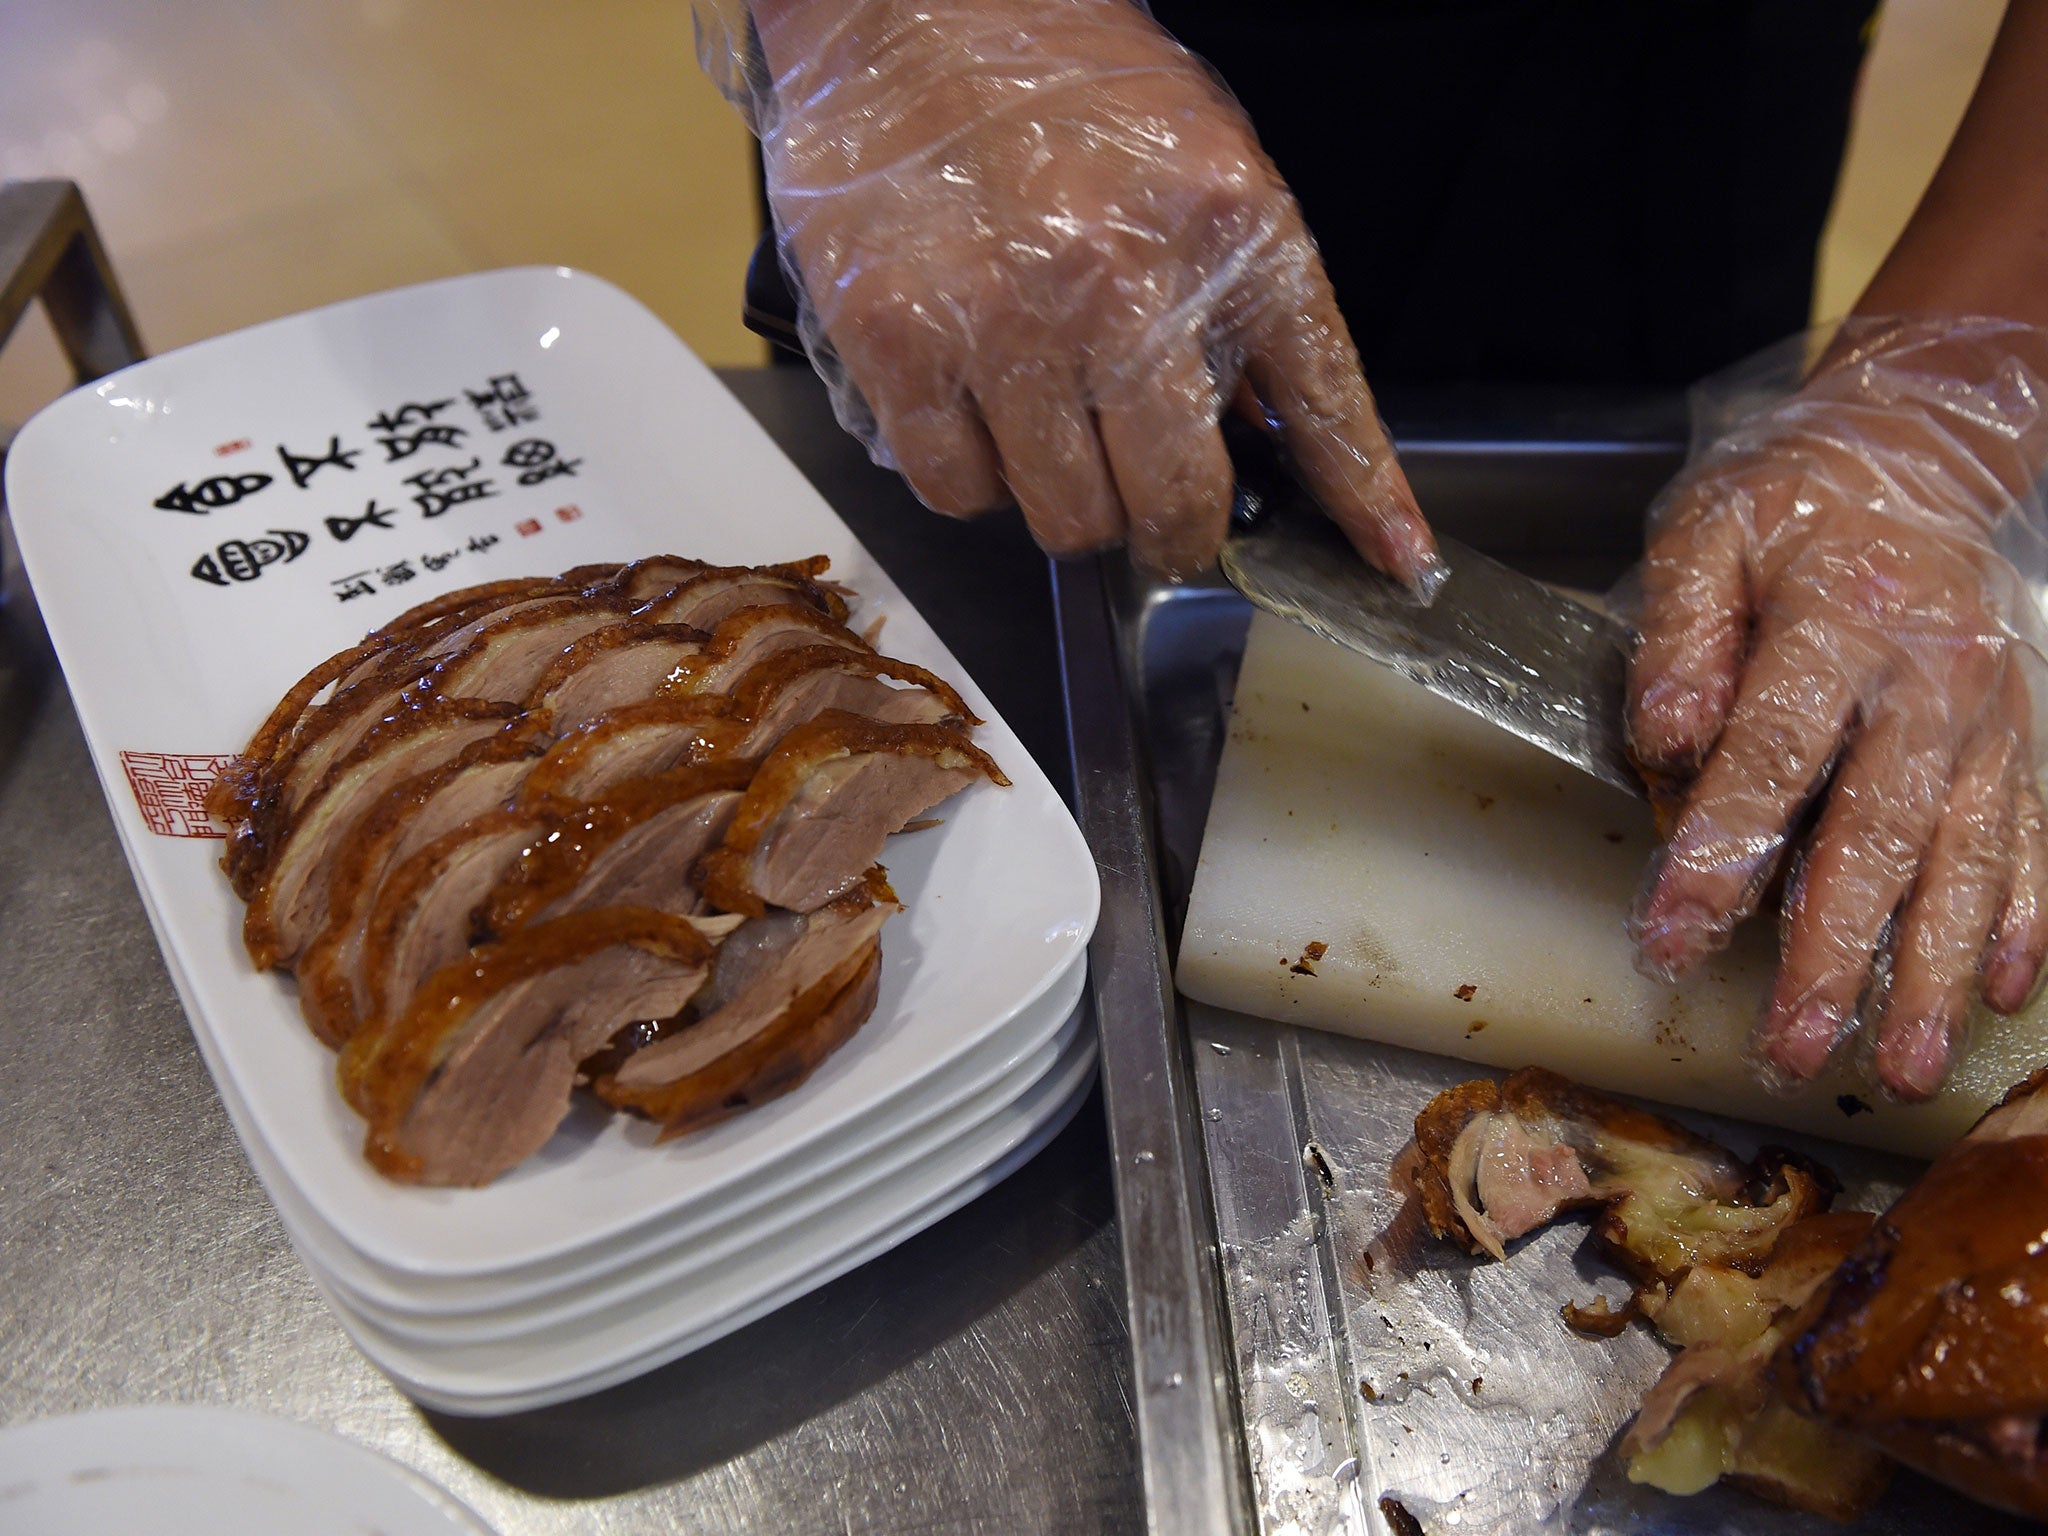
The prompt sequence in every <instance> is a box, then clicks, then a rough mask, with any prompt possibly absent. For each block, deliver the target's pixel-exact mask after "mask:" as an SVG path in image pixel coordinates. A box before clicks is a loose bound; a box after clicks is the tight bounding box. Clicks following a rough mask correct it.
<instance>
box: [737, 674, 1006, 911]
mask: <svg viewBox="0 0 2048 1536" xmlns="http://www.w3.org/2000/svg"><path fill="white" fill-rule="evenodd" d="M981 779H987V780H989V781H990V782H992V783H995V784H1008V783H1009V782H1010V781H1009V780H1008V779H1006V778H1005V777H1003V772H1002V770H1001V769H1000V768H998V767H997V766H996V765H995V762H994V761H993V759H991V758H990V757H989V755H988V754H987V753H986V752H983V751H982V750H981V749H980V748H979V747H977V746H975V745H974V744H973V743H972V742H970V741H969V740H968V739H967V737H966V736H965V734H963V733H962V732H960V731H958V730H955V729H953V728H951V727H949V726H939V725H885V724H881V723H879V722H877V721H873V720H865V719H862V718H861V717H860V716H858V715H850V714H846V713H845V712H843V711H840V710H830V711H827V712H826V713H824V714H822V715H819V716H818V717H817V718H816V719H815V720H811V721H807V722H806V723H805V724H803V725H800V726H798V727H797V728H796V729H795V730H793V731H791V732H790V733H789V734H788V735H787V736H785V737H784V738H783V739H782V742H781V744H780V745H778V746H777V747H776V749H775V750H774V751H773V752H772V753H770V754H769V756H768V759H767V761H766V762H764V763H763V764H762V765H761V771H760V772H759V773H757V774H756V775H755V776H754V781H753V783H752V784H750V785H749V786H748V788H747V793H746V798H745V799H743V800H742V801H741V802H740V808H739V812H738V814H737V815H735V816H734V817H733V823H732V828H731V830H730V831H728V832H727V833H726V836H725V841H724V843H723V844H721V845H720V846H719V847H718V848H717V849H716V850H715V851H713V852H712V853H710V854H709V855H707V856H706V858H705V860H704V894H705V896H706V897H707V898H709V899H710V901H711V902H712V903H713V905H715V906H718V907H720V908H723V909H724V910H725V911H728V912H743V913H745V914H746V915H747V916H749V917H759V916H761V915H762V914H763V913H764V912H765V911H766V910H767V908H768V907H769V906H777V907H787V908H789V909H790V910H792V911H796V912H810V911H815V910H816V909H817V908H819V907H821V906H823V905H824V904H825V903H826V902H828V901H831V900H832V899H833V898H834V897H837V896H840V895H843V894H845V893H846V892H847V891H848V890H850V889H852V887H853V886H854V885H855V884H857V883H858V882H859V881H860V879H861V877H862V875H863V873H864V872H865V871H866V870H867V868H868V866H869V865H871V864H873V863H874V862H875V859H876V857H877V855H879V854H880V853H881V851H882V845H883V843H884V842H886V841H887V840H888V838H889V836H890V835H891V834H892V833H895V832H898V831H901V830H902V828H903V825H904V823H906V822H908V821H910V820H912V819H914V818H915V817H917V816H919V815H921V814H923V813H924V812H925V811H928V810H930V809H931V808H932V807H933V806H935V805H937V804H938V803H939V802H940V801H942V800H946V799H949V798H950V797H951V796H953V795H956V794H958V793H959V792H960V791H961V790H963V789H965V788H966V787H967V786H968V785H970V784H973V783H975V782H977V781H978V780H981Z"/></svg>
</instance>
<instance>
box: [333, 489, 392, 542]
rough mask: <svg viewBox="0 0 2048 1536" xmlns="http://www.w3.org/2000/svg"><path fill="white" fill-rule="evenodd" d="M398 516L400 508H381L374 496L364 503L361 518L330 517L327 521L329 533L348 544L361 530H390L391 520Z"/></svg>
mask: <svg viewBox="0 0 2048 1536" xmlns="http://www.w3.org/2000/svg"><path fill="white" fill-rule="evenodd" d="M396 516H398V508H396V507H380V506H378V505H377V498H376V497H374V496H372V497H371V498H370V499H369V500H368V501H366V502H364V503H363V515H362V516H361V517H330V518H328V519H327V531H328V532H329V533H331V534H333V535H334V537H335V538H336V539H337V540H338V541H339V542H341V543H343V544H346V543H347V542H348V541H349V540H350V539H352V538H354V537H355V536H356V534H357V532H358V531H359V530H361V529H364V528H389V527H390V526H391V519H392V518H394V517H396Z"/></svg>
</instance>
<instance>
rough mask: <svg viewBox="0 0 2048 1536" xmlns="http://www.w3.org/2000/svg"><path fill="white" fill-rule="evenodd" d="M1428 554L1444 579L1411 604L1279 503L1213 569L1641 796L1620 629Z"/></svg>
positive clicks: (1297, 509) (1508, 574)
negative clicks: (1629, 735) (1630, 743)
mask: <svg viewBox="0 0 2048 1536" xmlns="http://www.w3.org/2000/svg"><path fill="white" fill-rule="evenodd" d="M1439 547H1440V549H1441V552H1442V555H1443V559H1444V562H1445V564H1446V565H1447V567H1448V568H1449V572H1450V574H1449V576H1448V578H1447V579H1446V580H1445V581H1444V583H1443V585H1442V586H1441V587H1440V588H1439V589H1438V590H1437V592H1436V593H1435V594H1434V597H1433V598H1432V600H1431V601H1429V602H1428V603H1424V602H1423V601H1421V600H1420V599H1418V598H1417V597H1415V596H1414V594H1412V593H1411V592H1409V591H1408V589H1407V588H1405V587H1403V586H1402V585H1401V584H1400V583H1399V582H1396V581H1394V580H1393V579H1392V578H1391V577H1388V576H1386V575H1384V574H1382V573H1381V572H1379V571H1377V570H1374V569H1373V568H1372V567H1371V566H1369V565H1367V564H1366V563H1365V561H1364V560H1363V559H1361V558H1360V557H1359V556H1358V555H1357V554H1356V553H1355V552H1354V551H1353V550H1352V548H1351V546H1350V544H1349V543H1348V542H1347V541H1346V540H1345V538H1344V535H1343V533H1342V532H1341V531H1340V530H1339V529H1338V528H1337V527H1336V525H1335V524H1333V523H1331V522H1330V521H1329V520H1328V519H1327V518H1325V517H1323V516H1322V514H1321V513H1320V512H1318V511H1317V510H1315V509H1314V507H1313V506H1312V505H1310V504H1308V503H1307V502H1306V501H1305V499H1297V498H1294V497H1286V498H1275V499H1274V500H1272V501H1269V502H1268V504H1267V506H1266V507H1265V509H1264V510H1263V514H1262V515H1261V516H1260V517H1259V518H1257V519H1256V521H1254V522H1253V523H1252V524H1251V526H1249V527H1242V526H1240V527H1239V528H1237V529H1235V530H1233V532H1232V534H1231V537H1230V538H1229V539H1228V540H1227V541H1226V542H1225V544H1224V546H1223V555H1222V564H1223V573H1224V575H1225V576H1226V577H1228V578H1229V580H1230V583H1231V585H1232V586H1234V587H1236V588H1237V590H1238V591H1239V592H1241V593H1243V594H1244V596H1245V597H1246V598H1248V599H1249V600H1250V601H1251V602H1252V603H1253V604H1255V605H1256V606H1258V607H1260V608H1263V609H1265V610H1266V611H1267V612H1269V613H1272V614H1274V615H1276V616H1278V617H1280V618H1283V619H1287V620H1289V621H1291V622H1293V623H1296V624H1300V625H1302V626H1304V627H1305V628H1307V629H1309V630H1312V631H1314V632H1315V633H1316V634H1319V635H1322V636H1323V637H1324V638H1326V639H1329V640H1332V641H1335V642H1336V643H1337V644H1339V645H1342V646H1345V647H1347V648H1348V649H1350V650H1354V651H1357V652H1359V653H1360V654H1361V655H1364V656H1369V657H1371V658H1372V659H1373V660H1374V661H1377V662H1379V663H1381V664H1382V665H1384V666H1388V667H1391V668H1393V669H1394V670H1395V671H1397V672H1399V673H1400V674H1401V675H1402V676H1404V677H1407V678H1409V679H1410V680H1412V681H1414V682H1416V683H1419V684H1421V685H1422V686H1423V687H1424V688H1427V689H1429V690H1430V692H1432V693H1435V694H1437V695H1439V696H1441V697H1443V698H1445V699H1448V700H1450V701H1451V702H1452V703H1454V704H1457V705H1459V706H1460V707H1462V708H1464V709H1467V710H1470V711H1471V712H1472V713H1474V714H1476V715H1479V716H1480V717H1482V718H1483V719H1486V720H1489V721H1491V722H1492V723H1494V724H1495V725H1497V726H1499V727H1500V728H1501V729H1503V730H1505V731H1509V732H1511V733H1512V734H1514V735H1515V736H1518V737H1520V738H1521V739H1522V740H1524V741H1526V742H1529V743H1530V744H1531V745H1533V746H1536V747H1539V748H1541V749H1542V750H1543V751H1545V752H1548V753H1550V754H1551V755H1552V756H1554V757H1557V758H1559V759H1561V760H1563V761H1565V762H1568V763H1570V764H1572V765H1573V766H1574V767H1577V768H1579V769H1581V770H1583V771H1584V772H1586V773H1590V774H1591V775H1593V777H1595V778H1597V779H1599V780H1600V781H1601V782H1602V783H1605V784H1610V785H1612V786H1614V787H1615V788H1617V789H1621V790H1625V791H1627V792H1628V793H1629V794H1631V795H1634V796H1636V797H1638V798H1643V797H1644V796H1645V793H1646V791H1645V789H1644V786H1643V781H1642V780H1641V778H1640V777H1638V775H1637V773H1636V771H1635V769H1634V768H1633V767H1632V766H1631V764H1630V760H1629V755H1628V749H1627V739H1626V736H1625V734H1624V731H1625V726H1624V720H1625V716H1624V707H1623V700H1624V689H1625V680H1626V674H1627V665H1628V653H1629V633H1628V630H1627V629H1626V628H1625V627H1624V626H1623V625H1621V624H1620V623H1618V622H1616V621H1615V620H1614V619H1613V618H1611V617H1609V616H1608V615H1607V614H1604V613H1602V612H1600V611H1599V610H1597V609H1594V608H1590V607H1588V606H1587V605H1585V604H1584V603H1580V602H1576V601H1574V600H1573V599H1572V598H1569V597H1567V596H1565V595H1564V594H1563V593H1561V592H1559V591H1557V590H1556V589H1555V588H1553V587H1549V586H1546V585H1545V584H1544V583H1542V582H1540V581H1536V580H1534V579H1533V578H1531V577H1528V576H1524V575H1522V574H1521V573H1520V572H1519V571H1516V570H1513V569H1512V568H1510V567H1508V566H1505V565H1503V564H1501V563H1500V562H1499V561H1498V560H1494V559H1492V558H1490V557H1489V556H1486V555H1483V554H1481V553H1480V552H1479V551H1478V550H1476V549H1472V548H1469V547H1468V546H1466V545H1463V544H1460V543H1458V542H1457V541H1456V540H1454V539H1442V540H1440V541H1439Z"/></svg>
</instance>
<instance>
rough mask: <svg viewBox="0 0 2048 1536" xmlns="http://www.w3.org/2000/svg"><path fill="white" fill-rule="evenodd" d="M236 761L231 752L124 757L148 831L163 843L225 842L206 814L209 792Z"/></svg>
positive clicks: (123, 764) (222, 832)
mask: <svg viewBox="0 0 2048 1536" xmlns="http://www.w3.org/2000/svg"><path fill="white" fill-rule="evenodd" d="M234 760H235V754H234V753H232V752H123V753H122V754H121V767H122V768H123V769H124V770H125V771H126V772H127V774H128V787H129V788H130V789H132V790H134V791H135V803H136V805H138V806H139V807H141V809H142V821H143V825H145V826H146V827H148V828H149V830H150V831H152V832H154V833H156V834H157V835H158V836H159V837H225V836H227V831H226V829H225V828H223V827H221V826H220V825H219V824H218V823H216V822H215V821H214V820H213V818H212V817H210V816H208V815H207V814H206V792H207V791H208V790H209V789H211V788H213V782H214V780H216V779H218V778H219V777H220V776H221V774H222V773H223V772H224V771H225V770H226V768H227V766H228V764H229V763H232V762H233V761H234Z"/></svg>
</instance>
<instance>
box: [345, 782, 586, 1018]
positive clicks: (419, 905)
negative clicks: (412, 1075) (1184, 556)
mask: <svg viewBox="0 0 2048 1536" xmlns="http://www.w3.org/2000/svg"><path fill="white" fill-rule="evenodd" d="M572 809H573V807H549V806H531V805H527V806H516V807H508V808H506V809H503V810H496V811H490V812H487V813H485V814H484V815H482V816H478V817H475V818H473V819H472V820H470V821H466V822H464V823H463V824H462V825H461V826H459V827H456V828H455V829H454V830H453V831H450V832H444V833H443V834H442V835H441V836H439V837H437V838H435V839H434V840H433V841H431V842H429V843H428V844H427V845H426V846H425V847H423V848H420V849H419V850H418V851H417V852H415V853H413V854H412V855H410V856H409V857H407V858H406V859H405V860H403V861H402V862H400V863H399V864H397V865H396V866H395V867H394V868H393V869H392V870H391V871H390V873H389V874H388V875H386V876H385V879H384V883H383V885H382V886H381V887H380V888H379V890H378V892H377V895H376V899H375V900H374V902H373V903H372V904H371V907H370V912H369V916H368V917H367V918H366V919H365V920H364V923H363V937H362V941H361V943H362V951H361V955H362V957H361V959H360V960H359V961H358V977H357V983H358V986H359V988H360V996H361V999H362V1008H361V1015H360V1016H361V1019H362V1021H363V1024H364V1026H365V1027H371V1026H375V1025H377V1024H379V1023H381V1022H382V1021H383V1020H384V1019H385V1018H387V1017H388V1016H389V1015H391V1014H394V1013H402V1012H404V1010H405V1007H406V1005H407V1003H408V1002H409V1001H410V1000H411V998H412V995H413V992H414V990H415V988H416V987H417V986H418V984H419V983H420V982H422V981H424V980H425V979H426V978H427V977H428V976H430V975H432V974H433V973H434V972H435V971H436V970H438V969H439V968H440V967H441V966H443V965H445V964H448V963H449V962H451V961H453V960H454V959H455V958H456V957H457V956H459V955H460V954H461V953H462V952H463V951H464V950H465V949H467V948H469V947H470V945H472V944H473V943H475V942H476V941H477V940H478V939H479V938H481V937H482V935H480V934H479V933H477V931H476V927H475V913H476V908H477V907H478V905H479V904H480V903H482V902H483V901H484V900H485V898H486V897H488V896H489V895H490V893H491V891H492V890H493V889H495V888H496V886H497V884H498V882H499V881H500V880H502V879H503V878H504V876H505V872H506V871H507V870H509V869H511V868H512V866H513V864H514V862H515V861H517V859H518V857H519V855H520V853H521V852H522V851H523V850H524V849H525V848H526V847H527V846H528V844H530V843H532V842H533V841H534V840H535V839H537V838H539V837H542V836H545V835H546V829H547V827H548V825H549V823H550V820H551V818H552V816H553V815H554V814H555V813H556V812H558V811H568V810H572Z"/></svg>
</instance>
